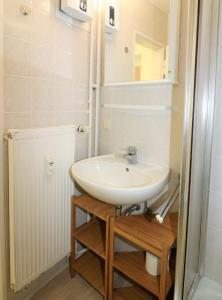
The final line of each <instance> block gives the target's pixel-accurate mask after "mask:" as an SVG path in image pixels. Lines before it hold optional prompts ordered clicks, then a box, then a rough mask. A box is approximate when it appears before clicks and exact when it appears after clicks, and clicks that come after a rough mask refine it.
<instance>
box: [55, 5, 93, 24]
mask: <svg viewBox="0 0 222 300" xmlns="http://www.w3.org/2000/svg"><path fill="white" fill-rule="evenodd" d="M92 1H93V0H61V11H63V12H64V13H66V14H67V15H69V16H70V17H72V18H74V19H76V20H78V21H81V22H87V21H89V20H91V19H92V8H93V5H92Z"/></svg>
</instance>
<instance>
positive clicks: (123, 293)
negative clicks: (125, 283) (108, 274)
mask: <svg viewBox="0 0 222 300" xmlns="http://www.w3.org/2000/svg"><path fill="white" fill-rule="evenodd" d="M113 300H153V296H151V295H150V294H149V293H148V292H145V291H143V290H142V289H140V288H138V287H133V286H132V287H126V288H119V289H115V290H114V291H113Z"/></svg>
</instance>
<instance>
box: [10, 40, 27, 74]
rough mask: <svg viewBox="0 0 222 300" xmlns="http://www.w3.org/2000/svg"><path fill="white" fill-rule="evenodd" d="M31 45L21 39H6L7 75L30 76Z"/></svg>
mask: <svg viewBox="0 0 222 300" xmlns="http://www.w3.org/2000/svg"><path fill="white" fill-rule="evenodd" d="M30 59H31V57H30V44H29V43H27V42H25V41H23V40H19V39H15V38H11V37H7V36H6V37H5V39H4V67H5V73H6V74H13V75H21V76H22V75H23V76H29V75H30Z"/></svg>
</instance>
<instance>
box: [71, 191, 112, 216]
mask: <svg viewBox="0 0 222 300" xmlns="http://www.w3.org/2000/svg"><path fill="white" fill-rule="evenodd" d="M72 201H73V204H75V205H76V206H77V207H79V208H81V209H83V210H85V211H87V212H89V213H91V214H93V215H94V216H96V217H98V218H100V219H102V220H104V221H106V219H107V216H109V217H111V216H113V217H114V216H115V215H116V210H115V206H113V205H111V204H108V203H105V202H102V201H99V200H96V199H94V198H92V197H91V196H89V195H82V196H80V197H73V200H72Z"/></svg>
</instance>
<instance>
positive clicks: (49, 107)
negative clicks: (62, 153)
mask: <svg viewBox="0 0 222 300" xmlns="http://www.w3.org/2000/svg"><path fill="white" fill-rule="evenodd" d="M24 4H26V5H28V6H30V8H31V9H32V13H31V15H30V16H23V15H22V14H21V13H20V10H19V9H20V6H21V5H24ZM58 5H59V0H25V1H23V0H5V1H4V6H5V7H4V54H5V63H4V87H5V97H4V99H5V103H4V108H5V128H28V127H44V126H55V125H66V124H73V123H74V122H75V123H83V124H86V123H87V122H88V115H87V109H88V78H89V29H90V28H89V26H88V24H81V23H78V22H72V21H71V20H70V18H68V17H65V16H64V15H62V14H61V13H59V11H58ZM83 149H84V150H85V149H86V150H85V152H84V153H86V151H87V144H86V143H85V142H84V146H83V147H82V150H83Z"/></svg>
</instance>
